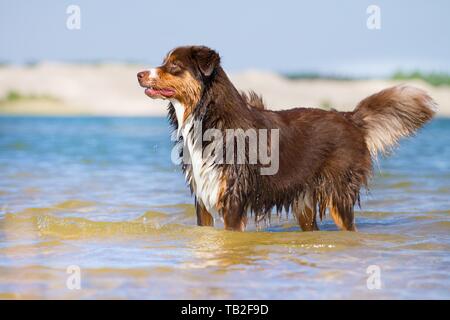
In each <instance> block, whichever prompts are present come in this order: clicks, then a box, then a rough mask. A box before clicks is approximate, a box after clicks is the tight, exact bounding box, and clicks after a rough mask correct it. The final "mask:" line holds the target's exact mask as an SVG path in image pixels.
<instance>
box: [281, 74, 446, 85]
mask: <svg viewBox="0 0 450 320" xmlns="http://www.w3.org/2000/svg"><path fill="white" fill-rule="evenodd" d="M282 76H283V77H285V78H286V79H289V80H299V79H304V80H317V79H324V80H362V79H367V78H353V77H348V76H342V75H326V74H320V73H314V72H291V73H283V74H282ZM389 79H391V80H400V81H407V80H422V81H425V82H427V83H429V84H431V85H432V86H450V74H449V73H445V72H428V73H427V72H422V71H412V72H405V71H397V72H395V73H394V74H393V75H392V76H390V77H389Z"/></svg>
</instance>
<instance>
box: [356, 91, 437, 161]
mask: <svg viewBox="0 0 450 320" xmlns="http://www.w3.org/2000/svg"><path fill="white" fill-rule="evenodd" d="M436 111H437V104H436V103H435V102H434V101H433V99H432V98H431V97H430V96H429V95H428V94H427V93H426V92H425V91H423V90H421V89H417V88H414V87H409V86H396V87H392V88H388V89H385V90H383V91H380V92H378V93H375V94H373V95H371V96H369V97H367V98H365V99H364V100H362V101H361V102H360V103H359V104H358V106H357V107H356V108H355V110H354V111H353V114H352V118H353V120H354V121H355V123H356V124H358V125H359V126H360V127H362V128H363V129H364V131H365V139H366V144H367V147H368V148H369V151H370V153H371V155H372V157H374V158H376V157H377V155H378V153H379V152H381V153H382V154H386V153H388V152H389V151H390V150H391V149H392V148H393V147H394V146H395V145H397V143H398V141H399V140H400V139H401V138H403V137H407V136H410V135H412V134H413V133H414V132H415V131H416V130H417V129H419V128H420V127H421V126H423V125H424V124H425V123H426V122H427V121H429V120H430V119H431V118H432V117H433V115H434V114H435V112H436Z"/></svg>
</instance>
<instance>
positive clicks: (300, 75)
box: [282, 72, 355, 80]
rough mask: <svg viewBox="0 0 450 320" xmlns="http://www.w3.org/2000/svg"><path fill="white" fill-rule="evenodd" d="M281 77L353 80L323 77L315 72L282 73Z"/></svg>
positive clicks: (341, 77)
mask: <svg viewBox="0 0 450 320" xmlns="http://www.w3.org/2000/svg"><path fill="white" fill-rule="evenodd" d="M282 76H283V77H285V78H287V79H289V80H300V79H302V80H317V79H327V80H355V79H353V78H350V77H345V76H340V75H324V74H320V73H315V72H289V73H283V74H282Z"/></svg>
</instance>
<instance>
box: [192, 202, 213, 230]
mask: <svg viewBox="0 0 450 320" xmlns="http://www.w3.org/2000/svg"><path fill="white" fill-rule="evenodd" d="M195 212H196V213H197V225H199V226H208V227H212V226H214V218H213V217H212V215H211V214H210V213H209V212H208V210H206V208H205V206H204V205H203V203H201V202H199V201H196V202H195Z"/></svg>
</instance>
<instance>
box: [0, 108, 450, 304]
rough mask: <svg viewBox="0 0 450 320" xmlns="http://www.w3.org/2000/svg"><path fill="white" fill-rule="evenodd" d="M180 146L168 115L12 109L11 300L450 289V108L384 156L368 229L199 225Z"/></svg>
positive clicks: (3, 199)
mask: <svg viewBox="0 0 450 320" xmlns="http://www.w3.org/2000/svg"><path fill="white" fill-rule="evenodd" d="M171 152H172V142H171V141H170V131H169V127H168V123H167V120H166V119H165V118H104V117H98V118H97V117H80V118H77V117H68V118H64V117H0V298H1V297H5V298H33V297H43V298H54V297H56V298H58V297H66V298H105V297H112V298H281V299H284V298H375V299H377V298H447V299H448V298H450V290H449V288H450V281H449V271H450V270H449V266H450V264H449V262H450V253H449V249H450V219H449V217H450V119H436V120H434V121H433V122H432V123H430V124H429V125H427V126H426V127H425V128H424V129H423V130H421V131H420V132H419V133H418V135H417V136H416V137H414V138H412V139H407V140H405V141H402V143H401V145H400V148H398V149H397V150H396V151H395V153H394V154H393V155H392V156H391V157H389V158H383V159H380V161H379V163H378V164H377V165H376V169H375V177H374V179H373V181H372V183H371V188H370V191H369V193H368V194H365V193H364V196H363V198H362V209H360V210H359V209H358V213H357V218H356V219H357V226H358V230H359V232H358V233H350V232H333V231H334V230H336V228H335V226H334V224H333V223H332V222H331V221H330V220H328V219H325V220H324V221H323V222H322V223H321V224H320V226H319V227H320V228H321V230H324V231H321V232H316V233H315V232H313V233H302V232H300V231H299V230H298V227H297V226H296V224H295V222H294V221H293V220H292V219H290V218H287V219H285V218H282V219H281V220H277V219H273V221H272V225H271V226H270V227H267V228H265V229H263V230H261V231H255V229H251V230H250V231H249V232H247V233H245V234H239V233H234V232H226V231H222V230H220V229H218V228H216V229H214V228H200V227H196V226H195V214H194V211H193V206H192V203H193V201H192V198H191V196H190V194H189V191H188V188H187V187H186V185H185V182H184V178H183V174H182V173H181V171H180V169H179V168H178V166H176V165H175V164H173V163H172V161H171ZM73 264H75V265H79V266H80V268H81V270H82V274H83V278H82V284H83V287H82V289H80V290H70V289H68V288H67V286H66V278H67V274H66V267H67V266H69V265H73ZM369 265H378V266H379V267H380V268H381V270H382V273H381V281H382V282H381V283H382V286H381V289H378V290H369V289H368V288H367V286H366V280H367V276H368V275H367V273H366V268H367V267H368V266H369ZM344 288H345V290H344Z"/></svg>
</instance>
